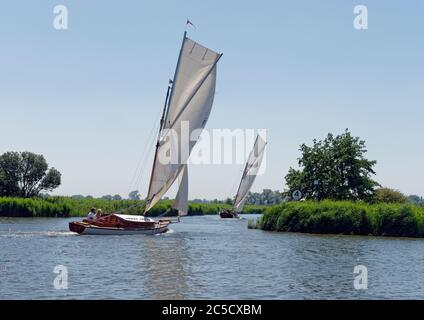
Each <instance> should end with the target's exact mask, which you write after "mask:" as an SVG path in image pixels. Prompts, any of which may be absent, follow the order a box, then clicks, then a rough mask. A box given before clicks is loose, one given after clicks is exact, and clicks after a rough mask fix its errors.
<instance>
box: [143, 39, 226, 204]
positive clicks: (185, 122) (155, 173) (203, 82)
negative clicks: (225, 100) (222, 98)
mask: <svg viewBox="0 0 424 320" xmlns="http://www.w3.org/2000/svg"><path fill="white" fill-rule="evenodd" d="M219 58H220V55H219V54H218V53H216V52H214V51H212V50H210V49H208V48H206V47H204V46H202V45H200V44H198V43H196V42H194V41H193V40H191V39H189V38H187V37H186V36H184V40H183V44H182V47H181V52H180V56H179V59H178V63H177V69H176V71H175V77H174V81H173V85H172V91H171V96H170V100H169V106H168V109H167V111H166V115H165V119H164V123H163V127H162V128H163V130H162V132H161V135H160V140H159V145H158V147H157V149H156V154H155V161H154V164H153V170H152V175H151V180H150V185H149V192H148V196H147V206H146V209H145V211H146V212H147V211H148V210H149V209H151V208H152V207H153V206H154V205H155V204H156V203H157V202H158V201H159V200H160V198H161V197H162V196H163V195H164V194H165V193H166V192H167V191H168V189H169V188H170V187H171V185H172V184H173V183H174V181H175V180H176V178H177V177H178V176H179V175H180V173H181V172H182V171H183V168H184V166H185V165H186V163H187V160H188V157H189V155H190V153H191V150H192V149H193V147H194V145H195V144H196V142H197V140H198V138H199V135H200V132H201V129H203V128H204V127H205V125H206V122H207V120H208V118H209V114H210V112H211V109H212V104H213V100H214V96H215V84H216V64H217V62H218V60H219ZM199 129H200V130H199ZM195 130H198V131H196V133H197V136H196V137H194V136H193V135H192V133H193V131H195Z"/></svg>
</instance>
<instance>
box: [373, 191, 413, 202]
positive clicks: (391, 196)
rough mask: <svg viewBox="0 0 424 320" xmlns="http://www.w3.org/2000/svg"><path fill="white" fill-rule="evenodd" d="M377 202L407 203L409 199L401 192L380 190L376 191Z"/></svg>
mask: <svg viewBox="0 0 424 320" xmlns="http://www.w3.org/2000/svg"><path fill="white" fill-rule="evenodd" d="M374 199H375V202H379V203H381V202H383V203H406V202H408V198H407V197H406V196H405V195H404V194H403V193H402V192H400V191H398V190H394V189H390V188H378V189H377V190H375V196H374Z"/></svg>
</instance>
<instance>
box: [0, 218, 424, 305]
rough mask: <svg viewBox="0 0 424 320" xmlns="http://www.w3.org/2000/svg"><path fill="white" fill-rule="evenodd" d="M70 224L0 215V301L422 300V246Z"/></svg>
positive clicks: (213, 222)
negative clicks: (95, 231) (85, 228)
mask: <svg viewBox="0 0 424 320" xmlns="http://www.w3.org/2000/svg"><path fill="white" fill-rule="evenodd" d="M245 217H247V218H249V219H251V218H253V216H252V215H249V216H245ZM73 220H75V219H61V218H0V299H424V276H423V274H424V240H423V239H399V238H382V237H362V236H322V235H307V234H294V233H271V232H265V231H260V230H249V229H247V220H221V219H220V218H219V217H218V216H201V217H186V218H184V219H183V222H182V223H179V224H173V225H171V226H172V230H171V231H170V232H168V233H166V234H163V235H156V236H149V235H133V236H79V235H75V234H73V233H71V232H68V231H67V230H68V222H69V221H73ZM58 265H60V266H64V267H58V268H59V269H60V268H62V269H60V270H56V271H57V272H59V273H54V270H55V267H56V266H58ZM356 265H363V266H365V267H366V268H367V273H368V275H367V289H362V290H357V289H355V286H354V279H355V277H356V276H358V275H357V274H354V267H355V266H356ZM65 268H66V271H67V277H65V272H64V270H65ZM58 276H59V277H60V278H57V277H58ZM361 277H362V281H361V282H360V283H361V284H362V286H365V283H366V282H364V279H365V278H363V277H365V274H364V273H363V271H361ZM55 278H56V288H55V285H54V284H55ZM60 279H62V281H59V282H58V280H60ZM66 280H67V282H66ZM57 284H59V285H57ZM57 288H59V289H57Z"/></svg>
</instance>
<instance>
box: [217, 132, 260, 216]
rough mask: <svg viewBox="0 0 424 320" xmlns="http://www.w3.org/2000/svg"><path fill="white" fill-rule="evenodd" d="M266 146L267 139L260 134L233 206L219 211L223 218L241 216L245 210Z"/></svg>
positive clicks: (251, 152)
mask: <svg viewBox="0 0 424 320" xmlns="http://www.w3.org/2000/svg"><path fill="white" fill-rule="evenodd" d="M265 146H266V142H265V140H263V139H262V137H261V136H260V135H258V136H257V137H256V140H255V144H254V146H253V149H252V151H250V154H249V158H248V160H247V163H246V166H245V168H244V171H243V176H242V178H241V181H240V185H239V188H238V190H237V194H236V197H235V199H234V204H233V208H232V209H229V210H223V211H221V212H220V213H219V215H220V216H221V218H239V213H240V212H242V211H243V207H244V204H245V203H246V200H247V195H248V194H249V191H250V188H251V187H252V185H253V182H254V181H255V178H256V175H257V174H258V171H259V168H260V167H261V163H262V159H263V156H264V151H265Z"/></svg>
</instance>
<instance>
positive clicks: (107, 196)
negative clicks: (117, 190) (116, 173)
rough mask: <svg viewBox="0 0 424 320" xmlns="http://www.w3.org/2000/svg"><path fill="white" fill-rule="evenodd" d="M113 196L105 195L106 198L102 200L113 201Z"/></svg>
mask: <svg viewBox="0 0 424 320" xmlns="http://www.w3.org/2000/svg"><path fill="white" fill-rule="evenodd" d="M112 198H113V197H112V195H110V194H107V195H105V196H103V197H101V199H103V200H112Z"/></svg>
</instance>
